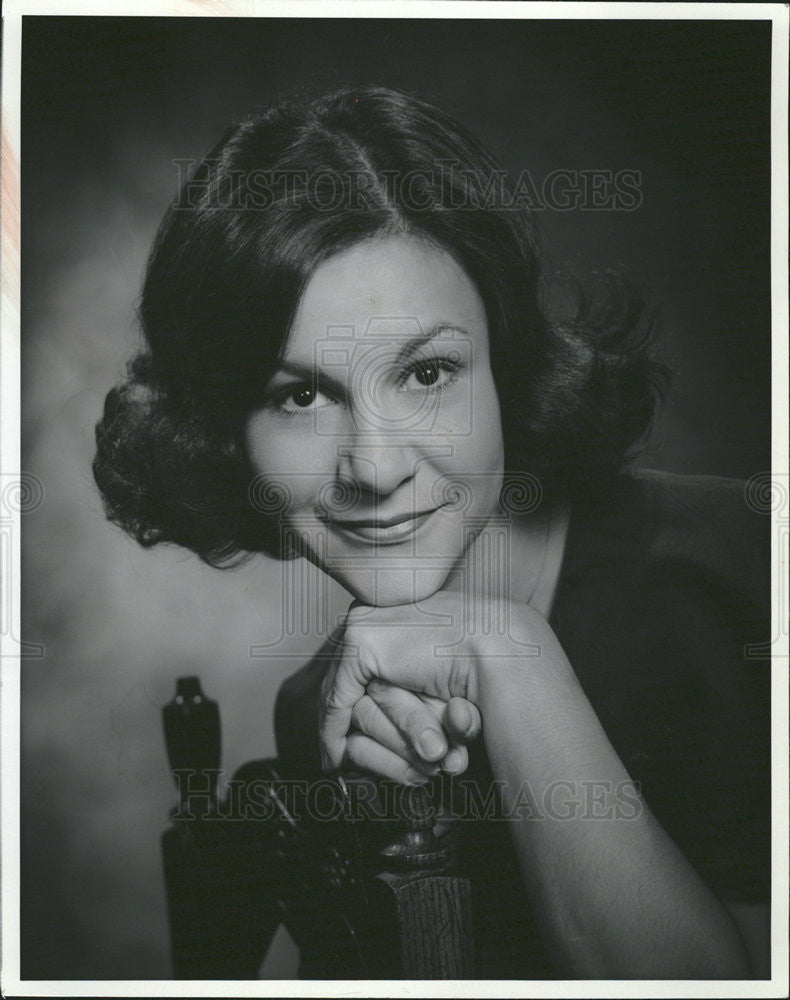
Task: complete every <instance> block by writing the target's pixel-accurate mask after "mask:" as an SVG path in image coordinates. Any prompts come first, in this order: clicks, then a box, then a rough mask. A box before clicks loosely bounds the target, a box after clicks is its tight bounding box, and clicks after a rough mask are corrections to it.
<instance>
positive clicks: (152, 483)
mask: <svg viewBox="0 0 790 1000" xmlns="http://www.w3.org/2000/svg"><path fill="white" fill-rule="evenodd" d="M541 288H542V286H541V278H540V270H539V261H538V251H537V241H536V237H535V233H534V229H533V226H532V223H531V220H530V218H529V216H528V214H527V213H526V211H525V210H523V209H522V208H521V207H520V205H519V200H518V197H517V193H516V192H515V191H514V190H513V188H512V186H511V185H510V184H509V182H508V181H507V180H504V179H503V176H502V172H501V170H500V169H499V168H498V166H497V164H496V162H495V161H494V160H493V159H492V158H491V156H490V155H489V154H488V153H487V152H486V151H485V150H484V149H483V148H482V147H481V146H480V144H479V143H478V142H477V141H476V140H475V139H474V138H473V137H471V136H470V135H469V134H468V133H466V132H465V131H464V130H463V128H462V127H461V126H459V125H458V124H457V123H455V122H454V121H452V120H451V119H450V118H448V117H447V116H446V115H444V114H443V113H441V112H439V111H437V110H436V109H435V108H431V107H429V106H428V105H425V104H423V103H421V102H419V101H417V100H416V99H413V98H411V97H408V96H406V95H404V94H401V93H397V92H393V91H388V90H383V89H378V88H370V87H368V88H359V89H348V90H343V91H340V92H337V93H334V94H331V95H329V96H327V97H325V98H323V99H321V100H319V101H316V102H314V103H312V104H310V105H305V106H295V105H293V104H283V105H280V106H278V107H276V108H274V109H273V110H271V111H269V112H267V113H265V114H263V115H260V116H255V117H253V118H251V119H248V120H247V121H245V122H242V123H241V124H240V125H238V126H235V127H234V128H232V129H231V130H230V131H229V132H228V133H227V134H226V135H225V136H224V137H223V139H222V140H221V141H220V142H219V144H218V145H217V146H216V147H215V148H214V150H212V152H211V153H210V154H209V156H208V157H207V158H206V160H205V161H204V163H203V164H202V165H201V167H200V168H199V169H198V170H197V172H196V173H195V175H194V177H193V178H192V179H191V180H190V181H189V182H188V183H187V184H186V185H185V187H184V189H183V190H182V192H181V194H180V196H179V198H178V200H177V201H176V203H175V204H174V205H173V207H171V209H170V210H169V212H168V213H167V215H166V217H165V219H164V221H163V223H162V226H161V227H160V231H159V234H158V236H157V239H156V243H155V246H154V249H153V251H152V255H151V258H150V261H149V267H148V272H147V276H146V282H145V288H144V292H143V299H142V305H141V310H140V315H141V320H142V325H143V329H144V331H145V335H146V338H147V349H146V351H145V353H144V354H142V355H141V356H140V357H139V358H137V359H136V360H135V361H134V362H133V363H132V365H131V369H130V375H129V378H128V380H127V381H126V382H125V383H124V384H123V385H121V386H119V387H118V388H116V389H114V390H113V391H112V392H111V393H110V394H109V396H108V400H107V405H106V409H105V414H104V418H103V420H102V421H101V422H100V424H99V425H98V428H97V441H98V454H97V458H96V461H95V465H94V469H95V474H96V478H97V482H98V484H99V486H100V488H101V490H102V492H103V495H104V498H105V502H106V505H107V510H108V514H109V516H110V517H111V518H113V519H114V520H116V521H117V522H118V523H120V524H121V525H122V526H123V527H124V528H126V530H127V531H129V532H130V533H131V534H132V535H133V536H134V537H135V538H137V540H138V541H140V542H141V543H142V544H144V545H152V544H155V543H157V542H163V541H170V542H176V543H178V544H180V545H184V546H186V547H188V548H190V549H192V550H193V551H195V552H197V553H198V554H199V555H200V556H201V557H202V558H203V559H205V560H207V561H208V562H210V563H212V564H214V565H223V564H228V563H230V562H232V561H233V560H234V558H236V557H238V556H240V555H241V554H243V553H245V552H254V551H269V552H272V553H276V554H278V555H280V556H282V557H288V556H291V555H293V554H294V550H295V551H296V553H298V554H300V555H302V556H304V557H306V558H307V559H308V560H310V561H312V562H313V563H315V564H316V565H317V566H319V567H320V568H321V569H322V570H323V571H324V572H326V573H328V574H330V575H331V576H332V577H334V578H335V579H336V580H338V581H339V582H340V583H342V584H343V586H344V587H345V588H346V589H347V590H348V592H349V593H350V595H351V596H352V598H353V603H352V605H351V607H350V609H349V612H348V615H347V616H346V620H345V625H344V628H343V629H341V630H340V634H339V635H336V636H335V637H334V638H333V642H332V645H331V646H329V647H327V649H326V650H324V651H323V654H322V655H319V656H318V657H317V658H316V659H315V660H314V661H313V662H312V663H311V664H309V665H308V666H307V667H306V668H305V669H304V670H302V671H300V672H299V673H298V674H297V675H296V676H295V677H294V678H292V679H291V680H290V681H288V682H287V683H286V685H285V686H284V688H283V690H282V691H281V693H280V697H279V699H278V706H277V719H276V725H277V737H278V751H279V755H280V759H281V761H282V762H283V764H284V766H285V767H286V769H287V770H288V771H289V773H292V774H303V775H315V774H318V773H321V770H323V772H325V773H336V772H338V771H341V770H342V771H344V772H362V773H366V774H372V775H374V776H376V777H378V778H383V779H390V780H394V781H397V782H400V783H405V784H421V783H425V782H427V781H433V782H434V783H439V782H442V781H444V782H445V783H446V782H447V781H448V780H449V781H450V783H451V784H452V779H453V778H454V777H457V776H460V775H461V774H463V773H464V772H465V771H466V770H467V768H468V767H469V764H470V754H471V758H472V767H471V773H473V774H474V775H475V780H476V781H477V782H478V786H480V787H486V783H488V786H489V787H495V788H496V789H497V795H498V797H499V798H498V803H497V806H498V809H499V810H500V815H502V816H506V817H509V819H508V822H507V824H506V825H505V826H504V827H503V824H496V823H493V822H483V823H477V824H474V830H475V833H474V834H470V833H466V832H465V829H464V828H461V832H460V837H461V839H462V840H463V839H464V838H466V840H467V841H468V842H470V843H471V844H472V856H474V850H477V852H478V853H477V859H478V862H481V859H482V858H484V857H485V858H486V859H487V860H486V861H485V866H487V867H481V866H480V865H478V867H477V869H476V871H474V872H473V879H475V880H476V885H475V889H474V892H475V900H476V904H475V905H476V939H477V940H476V944H477V950H478V953H479V960H478V970H479V973H478V974H479V975H480V976H481V978H489V977H491V978H502V977H508V976H524V977H526V976H540V975H548V976H556V975H561V976H574V977H601V978H622V977H625V978H733V979H737V978H745V977H748V976H750V975H764V974H765V966H764V961H765V959H764V950H765V947H766V945H765V941H766V937H765V931H764V927H765V926H766V920H767V917H766V914H767V907H766V900H767V817H768V809H767V798H768V765H767V748H768V743H767V700H766V693H765V690H764V688H763V684H762V679H761V678H760V677H759V676H758V672H757V670H755V668H754V667H753V666H750V665H749V664H748V663H746V661H745V659H744V644H745V643H747V642H749V641H759V640H760V639H761V638H763V637H764V629H765V628H766V627H767V619H768V612H767V610H766V607H765V602H766V600H767V596H766V589H767V571H766V569H765V564H764V562H761V559H762V558H763V557H764V555H765V548H766V546H765V538H764V537H763V528H762V522H761V521H760V519H759V518H756V517H755V516H754V515H753V514H751V513H750V512H749V510H748V509H747V507H746V506H745V504H744V502H743V493H742V489H741V487H740V485H739V484H737V483H734V482H730V481H726V480H721V479H716V478H712V477H677V476H672V475H669V474H662V473H645V472H642V473H628V472H627V471H625V467H626V459H627V456H628V455H629V453H631V450H632V448H633V446H634V445H635V444H636V443H637V442H638V441H639V440H640V439H642V438H643V437H644V434H645V432H646V431H647V429H648V427H649V424H650V421H651V418H652V415H653V410H654V405H655V401H656V397H657V389H658V387H659V385H660V381H661V378H660V376H661V372H660V370H659V368H658V367H657V366H656V365H654V364H653V363H652V362H651V361H650V360H649V358H648V357H647V355H646V353H645V345H644V342H641V341H637V342H636V343H635V342H634V341H635V338H634V337H633V336H632V335H633V334H634V332H635V328H636V326H637V320H638V313H637V311H636V310H635V309H633V308H632V307H630V306H628V305H626V306H625V307H623V308H621V309H619V310H618V309H615V308H614V307H613V306H612V305H611V304H610V302H611V301H615V300H614V299H613V298H611V299H607V298H606V297H604V298H603V299H601V298H600V297H599V299H598V301H596V302H593V304H592V306H591V307H588V308H586V309H585V310H582V309H580V310H579V312H578V314H577V315H575V316H574V317H573V318H567V319H565V320H564V321H556V320H555V321H551V320H550V319H549V318H547V316H546V315H545V313H544V310H543V309H542V307H541ZM514 484H515V486H516V487H520V489H521V500H522V503H521V504H520V506H519V505H516V506H515V507H514V505H513V503H512V502H508V497H510V498H511V499H512V497H513V495H514V491H513V486H514ZM509 487H510V488H509ZM516 495H518V489H516ZM261 497H263V498H264V499H265V500H266V502H265V503H260V502H255V501H256V499H257V500H260V498H261ZM251 500H252V501H253V502H251ZM273 501H274V502H273ZM275 511H276V513H275ZM283 546H286V547H287V548H288V550H289V551H285V549H284V548H283ZM640 790H641V794H638V792H639V791H640ZM525 796H526V798H525ZM525 802H526V803H527V805H528V808H527V809H526V811H525ZM458 826H459V824H456V827H458ZM503 830H504V831H505V832H503ZM491 852H495V856H494V857H493V858H492V857H491V856H490V855H491Z"/></svg>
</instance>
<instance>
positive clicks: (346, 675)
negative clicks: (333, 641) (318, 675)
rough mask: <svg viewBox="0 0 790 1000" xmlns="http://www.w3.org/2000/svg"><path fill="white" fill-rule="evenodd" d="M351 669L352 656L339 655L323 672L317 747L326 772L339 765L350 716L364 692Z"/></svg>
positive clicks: (353, 664) (359, 680) (357, 676)
mask: <svg viewBox="0 0 790 1000" xmlns="http://www.w3.org/2000/svg"><path fill="white" fill-rule="evenodd" d="M354 667H355V660H354V657H346V656H343V657H342V658H341V660H340V662H339V664H337V665H336V666H335V665H333V667H332V668H330V670H329V671H328V672H327V675H326V677H325V679H324V683H323V685H322V689H321V717H320V745H321V754H322V758H324V760H325V765H324V766H325V768H326V769H327V770H332V769H338V768H339V767H340V765H341V764H342V761H343V754H344V752H345V746H346V734H347V733H348V731H349V729H350V727H351V713H352V710H353V708H354V705H355V704H356V703H357V702H358V701H359V699H360V698H361V697H362V696H363V695H364V693H365V682H364V680H363V679H362V678H361V677H360V675H359V673H358V672H357V671H356V670H355V669H354Z"/></svg>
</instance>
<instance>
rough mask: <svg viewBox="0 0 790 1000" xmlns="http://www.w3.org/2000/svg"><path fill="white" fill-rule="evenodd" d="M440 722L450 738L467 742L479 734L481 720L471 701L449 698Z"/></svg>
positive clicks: (475, 706) (476, 708) (459, 741)
mask: <svg viewBox="0 0 790 1000" xmlns="http://www.w3.org/2000/svg"><path fill="white" fill-rule="evenodd" d="M442 723H443V725H444V728H445V730H446V731H447V734H448V736H449V737H450V739H452V740H453V741H455V742H458V743H468V742H469V741H470V740H473V739H476V738H477V737H478V736H479V735H480V730H481V728H482V725H483V720H482V717H481V715H480V710H479V709H478V707H477V705H475V704H474V703H473V702H471V701H467V699H466V698H451V699H450V700H449V701H448V702H447V703H446V705H445V710H444V717H443V719H442Z"/></svg>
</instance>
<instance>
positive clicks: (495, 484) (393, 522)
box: [246, 235, 504, 606]
mask: <svg viewBox="0 0 790 1000" xmlns="http://www.w3.org/2000/svg"><path fill="white" fill-rule="evenodd" d="M246 445H247V450H248V455H249V458H250V461H251V464H252V467H253V469H254V471H255V472H256V474H258V475H260V476H261V477H262V479H263V481H264V482H265V483H266V484H268V486H269V489H268V491H267V490H263V491H258V495H261V494H262V493H263V492H265V493H266V494H267V496H269V497H271V494H272V491H274V492H275V493H281V494H282V496H283V497H284V498H285V499H284V505H285V510H284V521H285V523H286V525H287V527H288V528H289V529H290V530H291V531H292V532H293V533H295V534H296V535H297V537H299V539H300V541H301V548H302V551H303V552H304V554H305V555H306V556H307V557H308V558H309V559H310V560H311V561H313V562H314V563H316V564H317V565H318V566H320V567H321V568H322V569H323V570H324V571H325V572H327V573H329V574H330V575H331V576H332V577H334V578H335V579H336V580H338V581H339V582H340V583H341V584H343V586H344V587H346V589H347V590H349V591H350V592H351V593H352V594H353V595H354V597H355V598H357V599H358V600H360V601H362V602H364V603H366V604H375V605H379V606H386V605H394V604H409V603H413V602H415V601H419V600H424V599H425V598H427V597H429V596H430V595H431V594H433V593H435V592H436V591H437V590H439V589H440V588H441V587H442V585H443V583H444V582H445V580H446V579H447V577H448V575H449V573H450V571H451V570H452V569H453V568H454V567H455V566H456V565H457V564H458V561H459V559H460V558H461V557H462V556H463V554H464V552H465V550H466V548H467V547H468V546H469V544H470V543H471V541H472V540H473V539H474V538H475V537H476V535H477V534H478V533H479V532H480V531H481V529H482V528H483V527H484V525H485V523H486V521H487V519H488V518H489V516H490V515H491V514H492V512H493V511H494V510H495V509H496V507H497V502H498V498H499V491H500V487H501V484H502V471H503V458H504V453H503V444H502V431H501V423H500V412H499V401H498V399H497V394H496V389H495V386H494V380H493V377H492V374H491V367H490V364H489V351H488V327H487V322H486V314H485V310H484V307H483V303H482V300H481V298H480V295H479V294H478V292H477V289H476V287H475V286H474V285H473V283H472V282H471V280H470V279H469V278H468V277H467V275H466V273H465V272H464V271H463V270H462V268H461V267H460V266H459V265H458V264H457V263H456V262H455V260H454V259H453V258H452V257H451V256H450V255H449V254H447V253H445V252H444V251H442V250H440V249H437V248H436V247H434V246H432V245H429V244H427V243H426V242H424V241H421V240H419V239H417V238H415V237H410V236H405V235H403V236H402V235H398V236H387V237H381V238H377V239H372V240H368V241H365V242H363V243H359V244H357V245H356V246H354V247H352V248H351V249H350V250H346V251H343V252H342V253H338V254H337V255H336V256H334V257H331V258H330V259H329V260H326V261H325V262H324V263H323V264H321V265H320V266H319V267H318V268H317V269H316V271H315V273H314V274H313V276H312V278H311V279H310V281H309V283H308V284H307V287H306V288H305V291H304V295H303V297H302V300H301V302H300V304H299V308H298V310H297V314H296V317H295V320H294V325H293V329H292V330H291V333H290V336H289V338H288V341H287V344H286V347H285V351H284V357H283V360H282V362H281V364H280V367H279V369H278V371H277V372H276V373H275V374H274V376H273V377H272V379H271V381H270V382H269V384H268V386H267V389H266V397H265V403H264V405H263V406H262V407H261V408H260V409H258V410H257V411H256V412H254V413H253V414H252V416H251V417H250V418H249V420H248V423H247V427H246Z"/></svg>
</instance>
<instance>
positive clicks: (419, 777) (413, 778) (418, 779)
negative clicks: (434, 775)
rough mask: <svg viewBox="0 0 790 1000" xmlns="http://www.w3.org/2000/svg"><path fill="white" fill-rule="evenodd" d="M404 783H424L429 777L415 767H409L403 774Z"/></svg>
mask: <svg viewBox="0 0 790 1000" xmlns="http://www.w3.org/2000/svg"><path fill="white" fill-rule="evenodd" d="M405 778H406V783H407V784H409V785H424V784H425V783H426V782H428V781H430V780H431V779H430V777H429V776H428V775H427V774H423V772H422V771H418V770H417V768H416V767H410V768H409V769H408V771H407V772H406V774H405Z"/></svg>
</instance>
